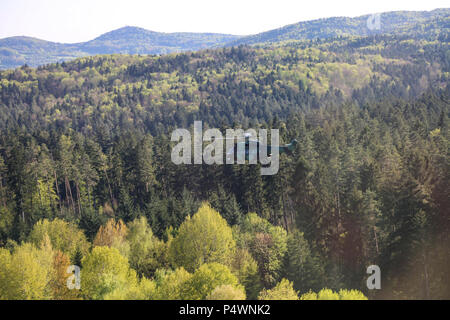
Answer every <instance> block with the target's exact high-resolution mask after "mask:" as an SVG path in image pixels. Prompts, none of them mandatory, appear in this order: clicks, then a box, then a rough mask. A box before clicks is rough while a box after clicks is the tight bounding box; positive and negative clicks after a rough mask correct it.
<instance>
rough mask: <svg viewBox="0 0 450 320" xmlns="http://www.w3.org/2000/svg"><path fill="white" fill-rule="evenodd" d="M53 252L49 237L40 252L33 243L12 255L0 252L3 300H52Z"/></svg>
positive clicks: (0, 287)
mask: <svg viewBox="0 0 450 320" xmlns="http://www.w3.org/2000/svg"><path fill="white" fill-rule="evenodd" d="M52 264H53V251H52V248H51V246H50V241H49V240H48V237H47V238H46V240H45V241H44V242H43V244H42V246H41V248H40V249H38V248H36V247H35V246H33V245H32V244H30V243H26V244H23V245H21V246H18V247H16V248H15V249H14V252H13V253H12V254H11V253H10V252H9V251H8V250H6V249H2V248H0V299H2V300H3V299H6V300H39V299H51V298H52V292H51V288H50V286H49V281H50V279H51V276H52V271H53V269H52Z"/></svg>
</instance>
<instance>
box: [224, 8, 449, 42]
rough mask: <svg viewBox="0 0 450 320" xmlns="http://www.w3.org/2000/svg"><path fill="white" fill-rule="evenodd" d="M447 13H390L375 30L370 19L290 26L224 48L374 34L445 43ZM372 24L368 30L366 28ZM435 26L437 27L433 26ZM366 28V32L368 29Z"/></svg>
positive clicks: (337, 20)
mask: <svg viewBox="0 0 450 320" xmlns="http://www.w3.org/2000/svg"><path fill="white" fill-rule="evenodd" d="M449 15H450V9H447V8H445V9H435V10H433V11H392V12H383V13H379V14H378V17H379V26H377V25H376V24H375V21H371V22H370V21H369V24H368V20H371V19H374V16H373V15H364V16H360V17H355V18H348V17H333V18H325V19H317V20H310V21H304V22H299V23H294V24H291V25H288V26H285V27H282V28H279V29H274V30H269V31H266V32H262V33H259V34H256V35H251V36H247V37H242V38H239V39H237V40H234V41H231V42H229V43H228V44H227V45H229V46H236V45H239V44H247V45H248V44H256V43H276V42H280V41H289V40H313V39H329V38H334V37H340V36H347V37H348V36H370V35H375V34H392V35H397V36H398V35H405V34H407V35H408V36H409V37H412V38H420V39H428V40H430V39H437V38H440V39H441V40H445V39H447V40H446V41H448V29H449V21H450V20H449V19H450V17H449ZM370 24H372V26H371V25H370ZM436 25H438V27H437V26H436ZM369 27H370V28H369Z"/></svg>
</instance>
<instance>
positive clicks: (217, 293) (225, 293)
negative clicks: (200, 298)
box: [206, 284, 245, 300]
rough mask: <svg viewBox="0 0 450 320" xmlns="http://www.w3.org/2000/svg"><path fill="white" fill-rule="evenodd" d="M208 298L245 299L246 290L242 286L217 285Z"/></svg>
mask: <svg viewBox="0 0 450 320" xmlns="http://www.w3.org/2000/svg"><path fill="white" fill-rule="evenodd" d="M206 299H207V300H245V292H244V290H243V289H242V288H236V287H233V286H232V285H229V284H224V285H221V286H218V287H216V288H215V289H214V290H213V291H212V292H211V293H210V294H209V295H208V296H207V297H206Z"/></svg>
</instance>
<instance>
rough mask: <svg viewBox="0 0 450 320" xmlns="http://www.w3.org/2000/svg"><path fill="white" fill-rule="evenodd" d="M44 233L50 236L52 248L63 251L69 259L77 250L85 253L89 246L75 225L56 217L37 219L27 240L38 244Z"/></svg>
mask: <svg viewBox="0 0 450 320" xmlns="http://www.w3.org/2000/svg"><path fill="white" fill-rule="evenodd" d="M45 235H48V237H49V238H50V242H51V244H52V247H53V249H55V250H60V251H62V252H64V253H65V254H67V255H68V256H69V257H70V258H71V259H73V258H74V256H75V254H76V252H77V251H80V252H81V253H82V254H83V255H84V254H86V253H87V251H88V250H89V247H90V244H89V242H88V241H87V239H86V236H85V235H84V233H83V232H82V231H81V230H79V229H78V228H77V226H76V225H74V224H72V223H70V222H66V221H64V220H61V219H58V218H56V219H55V220H53V221H49V220H47V219H44V220H40V221H38V222H37V223H36V224H35V225H34V227H33V230H31V233H30V235H29V237H28V241H30V242H31V243H33V244H34V245H36V246H39V245H40V244H41V243H42V241H43V240H44V238H45Z"/></svg>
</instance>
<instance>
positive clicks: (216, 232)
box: [169, 203, 236, 272]
mask: <svg viewBox="0 0 450 320" xmlns="http://www.w3.org/2000/svg"><path fill="white" fill-rule="evenodd" d="M235 246H236V243H235V241H234V239H233V235H232V231H231V228H230V227H229V226H228V224H227V222H226V220H225V219H223V218H222V217H221V216H220V214H219V213H218V212H217V211H216V210H214V209H212V208H211V207H210V206H209V205H208V204H207V203H203V205H202V206H201V207H200V209H199V210H198V212H197V213H196V214H194V216H193V217H192V218H190V217H188V218H187V219H186V220H185V221H184V222H183V223H182V225H181V226H180V229H179V231H178V235H177V236H176V237H175V239H173V240H172V242H171V243H170V248H169V255H170V260H171V261H172V263H173V264H174V265H175V266H179V267H184V268H185V269H186V270H188V271H190V272H193V271H195V270H196V269H197V268H198V267H200V266H201V265H202V264H204V263H210V262H218V263H221V264H224V265H227V266H230V265H231V262H232V259H233V254H234V250H235Z"/></svg>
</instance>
